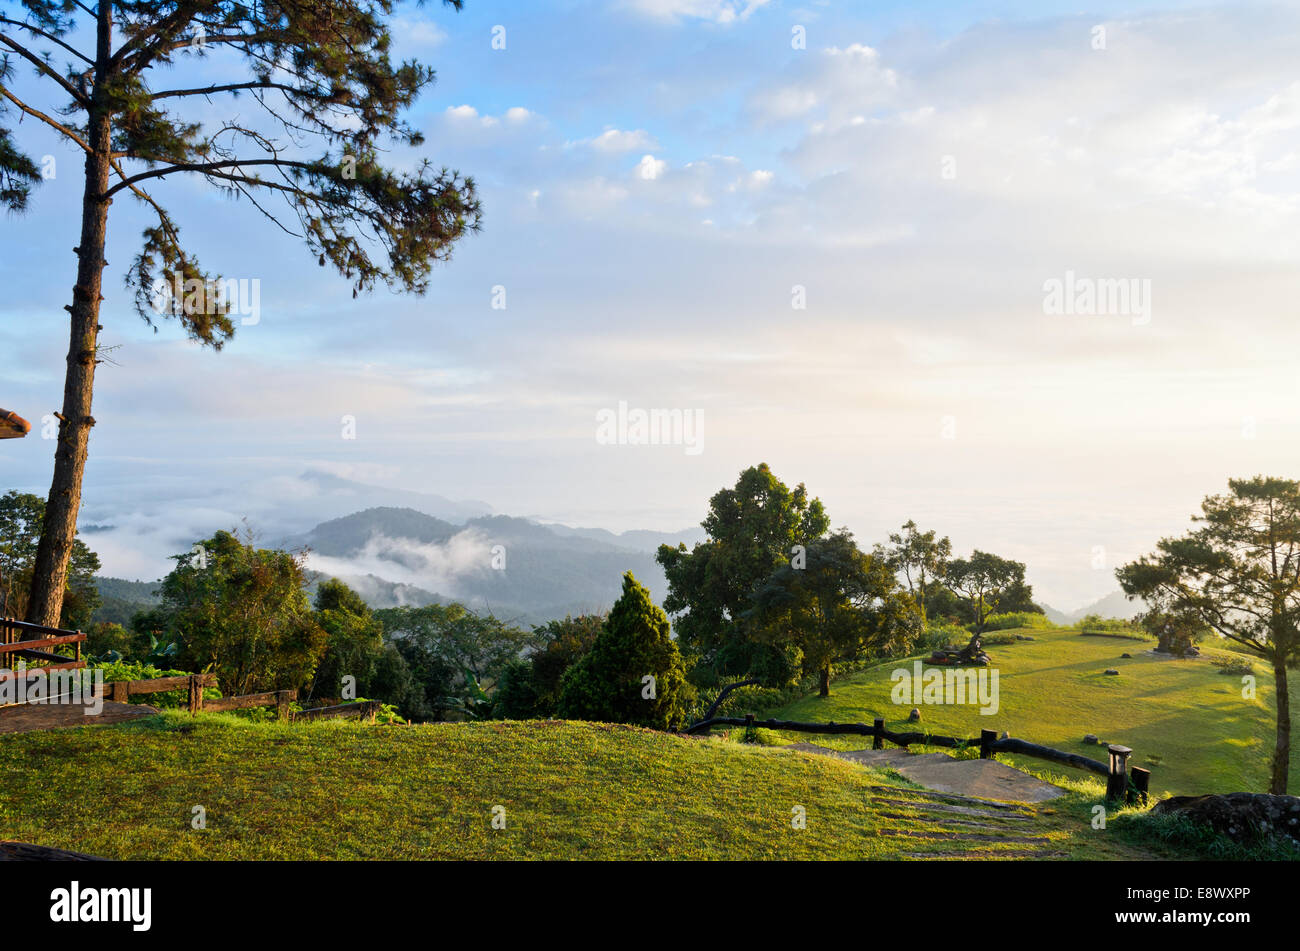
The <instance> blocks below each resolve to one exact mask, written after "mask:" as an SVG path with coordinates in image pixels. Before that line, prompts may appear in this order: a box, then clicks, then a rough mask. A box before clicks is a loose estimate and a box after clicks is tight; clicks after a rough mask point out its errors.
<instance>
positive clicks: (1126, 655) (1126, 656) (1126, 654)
mask: <svg viewBox="0 0 1300 951" xmlns="http://www.w3.org/2000/svg"><path fill="white" fill-rule="evenodd" d="M1119 656H1120V657H1122V658H1128V659H1130V660H1131V659H1132V657H1133V655H1132V654H1130V653H1128V652H1127V651H1125V652H1124V653H1123V654H1120V655H1119Z"/></svg>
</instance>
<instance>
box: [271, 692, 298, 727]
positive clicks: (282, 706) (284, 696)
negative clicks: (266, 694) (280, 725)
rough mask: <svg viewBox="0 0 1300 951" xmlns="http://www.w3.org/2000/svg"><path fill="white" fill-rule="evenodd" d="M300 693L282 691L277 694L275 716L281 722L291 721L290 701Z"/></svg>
mask: <svg viewBox="0 0 1300 951" xmlns="http://www.w3.org/2000/svg"><path fill="white" fill-rule="evenodd" d="M297 693H298V691H296V690H280V691H277V692H276V694H275V715H276V716H277V717H279V718H280V719H281V720H287V719H289V701H290V700H293V699H294V697H295V695H296V694H297Z"/></svg>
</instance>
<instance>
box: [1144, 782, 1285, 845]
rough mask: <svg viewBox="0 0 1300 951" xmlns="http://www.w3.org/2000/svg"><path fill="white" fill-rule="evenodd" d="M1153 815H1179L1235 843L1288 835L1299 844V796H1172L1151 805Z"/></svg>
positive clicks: (1240, 793)
mask: <svg viewBox="0 0 1300 951" xmlns="http://www.w3.org/2000/svg"><path fill="white" fill-rule="evenodd" d="M1151 811H1152V813H1154V814H1157V815H1183V816H1186V817H1187V818H1188V819H1190V820H1192V821H1193V822H1199V823H1202V824H1204V825H1208V826H1210V827H1211V828H1213V829H1214V830H1215V831H1216V832H1219V833H1221V834H1222V835H1226V836H1227V837H1228V838H1230V839H1232V840H1233V841H1235V842H1258V841H1259V840H1261V839H1272V838H1279V837H1289V838H1290V839H1291V840H1292V842H1293V843H1295V844H1296V845H1298V846H1300V797H1297V796H1275V795H1273V794H1271V793H1247V792H1235V793H1222V794H1219V795H1211V796H1173V797H1172V798H1169V799H1162V800H1161V801H1160V802H1158V803H1156V804H1155V808H1153V809H1152V810H1151Z"/></svg>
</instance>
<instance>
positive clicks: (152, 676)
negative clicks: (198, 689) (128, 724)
mask: <svg viewBox="0 0 1300 951" xmlns="http://www.w3.org/2000/svg"><path fill="white" fill-rule="evenodd" d="M87 669H88V670H102V671H103V672H104V682H105V683H112V682H113V681H121V680H156V679H157V678H159V677H188V676H189V675H190V673H191V671H188V670H162V669H160V668H158V667H155V666H153V664H149V663H145V662H143V661H126V660H112V661H106V662H101V663H93V664H90V665H89V666H88V667H87ZM220 697H221V691H220V690H219V689H218V688H216V687H204V688H203V699H205V700H216V699H218V698H220ZM128 702H130V703H145V704H148V705H149V706H151V707H181V706H186V705H187V704H188V703H189V702H190V692H189V689H188V688H186V687H182V688H180V689H178V690H166V691H163V692H162V693H144V694H134V695H132V696H131V697H130V698H129V701H128Z"/></svg>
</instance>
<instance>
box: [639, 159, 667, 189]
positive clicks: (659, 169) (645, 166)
mask: <svg viewBox="0 0 1300 951" xmlns="http://www.w3.org/2000/svg"><path fill="white" fill-rule="evenodd" d="M667 168H668V163H667V162H665V161H664V160H662V159H657V158H655V157H654V156H653V155H643V156H641V161H640V162H637V165H636V175H637V178H640V179H641V180H643V181H647V182H652V181H654V180H655V179H656V178H659V177H660V176H662V175H663V173H664V172H665V171H666V170H667Z"/></svg>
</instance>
